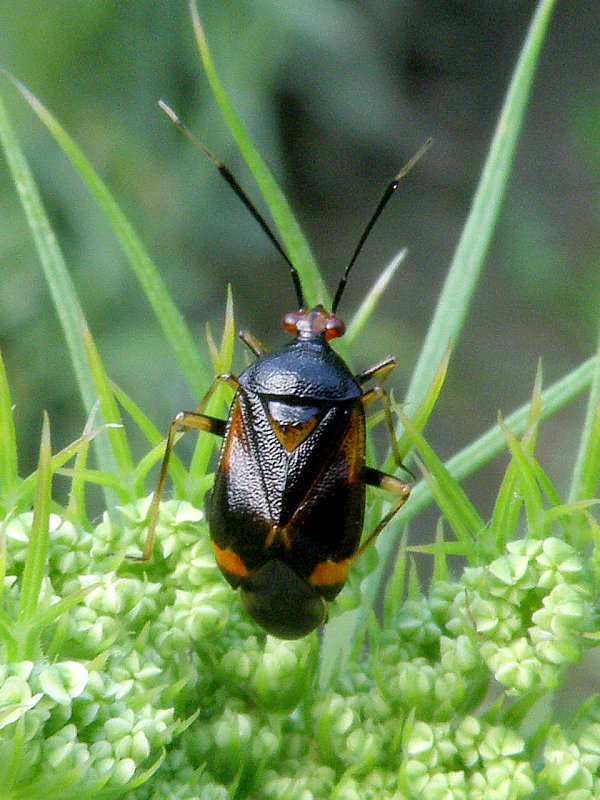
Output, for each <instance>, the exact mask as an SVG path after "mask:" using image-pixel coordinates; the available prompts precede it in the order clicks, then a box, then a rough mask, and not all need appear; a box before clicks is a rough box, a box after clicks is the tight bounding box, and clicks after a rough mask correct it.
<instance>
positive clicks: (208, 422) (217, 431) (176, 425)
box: [142, 372, 239, 561]
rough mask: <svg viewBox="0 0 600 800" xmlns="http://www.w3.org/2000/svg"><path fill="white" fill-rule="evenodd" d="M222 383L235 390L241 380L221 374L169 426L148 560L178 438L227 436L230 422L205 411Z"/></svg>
mask: <svg viewBox="0 0 600 800" xmlns="http://www.w3.org/2000/svg"><path fill="white" fill-rule="evenodd" d="M221 383H226V384H227V385H228V386H231V388H232V389H237V388H238V386H239V383H238V379H237V378H236V377H235V375H232V374H231V373H230V372H224V373H222V374H221V375H217V377H216V378H215V379H214V381H213V382H212V384H211V386H210V388H209V390H208V391H207V392H206V394H205V395H204V397H203V398H202V400H201V401H200V402H199V403H198V405H197V407H196V410H195V411H180V412H179V414H176V416H175V417H174V419H173V422H171V425H170V426H169V433H168V436H167V443H166V445H165V454H164V456H163V460H162V464H161V465H160V473H159V476H158V483H157V484H156V491H155V492H154V497H153V498H152V505H151V506H150V518H149V521H148V533H147V534H146V543H145V545H144V550H143V553H142V560H143V561H148V560H149V559H150V558H151V556H152V551H153V549H154V532H155V529H156V521H157V520H158V511H159V507H160V501H161V498H162V494H163V490H164V488H165V482H166V480H167V471H168V469H169V461H170V459H171V451H172V450H173V445H174V444H175V440H176V436H177V433H178V432H179V431H184V432H185V431H189V430H197V431H205V432H206V433H212V434H214V435H215V436H223V434H224V433H225V425H226V422H225V420H223V419H218V418H216V417H211V416H209V415H208V414H204V413H203V411H204V409H205V408H206V406H207V404H208V401H209V400H210V398H211V397H212V396H213V394H214V393H215V390H216V389H217V387H218V386H219V384H221Z"/></svg>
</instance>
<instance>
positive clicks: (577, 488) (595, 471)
mask: <svg viewBox="0 0 600 800" xmlns="http://www.w3.org/2000/svg"><path fill="white" fill-rule="evenodd" d="M596 352H597V356H596V370H595V372H594V378H593V381H592V386H591V389H590V396H589V399H588V405H587V411H586V415H585V422H584V426H583V433H582V436H581V441H580V443H579V450H578V452H577V460H576V462H575V467H574V469H573V478H572V480H571V486H570V489H569V500H584V499H586V498H588V497H594V495H595V494H596V490H597V488H598V477H599V476H600V337H599V338H598V347H597V350H596Z"/></svg>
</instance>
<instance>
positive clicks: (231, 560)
mask: <svg viewBox="0 0 600 800" xmlns="http://www.w3.org/2000/svg"><path fill="white" fill-rule="evenodd" d="M212 546H213V550H214V553H215V559H216V562H217V564H218V565H219V567H220V568H221V569H222V570H223V572H226V573H229V575H236V576H237V577H238V578H245V577H246V576H247V575H248V568H247V567H246V565H245V564H244V562H243V561H242V559H241V558H240V557H239V556H238V554H237V553H234V552H233V550H225V549H223V548H222V547H219V545H218V544H215V542H212Z"/></svg>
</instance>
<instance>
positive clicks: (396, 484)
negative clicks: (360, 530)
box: [353, 467, 412, 558]
mask: <svg viewBox="0 0 600 800" xmlns="http://www.w3.org/2000/svg"><path fill="white" fill-rule="evenodd" d="M363 476H364V480H365V483H368V484H369V486H376V487H378V488H379V489H385V491H386V492H393V493H394V494H396V495H398V499H397V500H396V502H395V503H394V504H393V505H392V507H391V508H390V510H389V511H388V513H387V514H386V515H385V516H384V517H383V518H382V519H381V520H379V522H378V523H377V525H376V526H375V529H374V530H373V531H371V533H370V534H369V535H368V536H367V538H366V539H365V540H364V542H362V543H361V545H360V547H359V548H358V550H357V551H356V553H355V554H354V556H353V558H358V556H359V555H360V554H361V553H363V552H364V551H365V550H366V548H367V547H368V546H369V545H370V544H371V542H372V541H373V540H374V539H376V538H377V537H378V536H379V534H380V533H381V531H382V530H383V529H384V528H385V526H386V525H387V524H388V522H390V520H391V519H392V518H393V517H394V516H395V515H396V514H397V513H398V511H400V509H401V508H402V506H403V505H404V503H406V501H407V500H408V497H409V495H410V490H411V488H412V486H411V484H410V483H408V482H407V481H403V480H400V478H396V477H395V476H394V475H388V474H387V473H386V472H381V471H380V470H378V469H373V467H365V468H364V472H363Z"/></svg>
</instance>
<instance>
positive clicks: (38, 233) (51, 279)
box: [0, 101, 113, 505]
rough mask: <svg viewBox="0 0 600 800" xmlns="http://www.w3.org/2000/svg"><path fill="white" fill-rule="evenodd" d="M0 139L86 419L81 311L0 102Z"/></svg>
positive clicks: (103, 459) (88, 394) (106, 462)
mask: <svg viewBox="0 0 600 800" xmlns="http://www.w3.org/2000/svg"><path fill="white" fill-rule="evenodd" d="M0 140H1V141H2V145H3V147H4V152H5V154H6V160H7V163H8V166H9V169H10V171H11V174H12V176H13V180H14V182H15V186H16V188H17V192H18V194H19V197H20V200H21V204H22V206H23V210H24V211H25V215H26V217H27V221H28V223H29V227H30V230H31V233H32V235H33V238H34V241H35V245H36V248H37V251H38V254H39V257H40V262H41V265H42V269H43V270H44V274H45V277H46V281H47V283H48V287H49V289H50V294H51V296H52V300H53V302H54V306H55V308H56V312H57V315H58V318H59V321H60V324H61V326H62V329H63V333H64V335H65V339H66V341H67V347H68V349H69V355H70V357H71V361H72V363H73V369H74V372H75V378H76V380H77V383H78V385H79V391H80V393H81V397H82V400H83V405H84V408H85V411H86V414H87V415H88V416H89V414H91V412H92V409H93V408H94V405H95V403H96V393H95V390H94V384H93V381H92V377H91V375H90V371H89V368H88V364H87V359H86V356H85V353H84V350H83V346H82V343H81V337H80V336H79V319H80V317H81V310H80V307H79V303H78V301H77V295H76V293H75V287H74V286H73V282H72V281H71V277H70V275H69V273H68V270H67V267H66V265H65V262H64V259H63V257H62V253H61V252H60V248H59V246H58V242H57V241H56V237H55V235H54V232H53V231H52V228H51V226H50V223H49V221H48V218H47V216H46V212H45V210H44V207H43V205H42V201H41V198H40V194H39V192H38V189H37V185H36V183H35V181H34V179H33V175H32V174H31V170H30V169H29V166H28V164H27V161H26V160H25V156H24V155H23V152H22V150H21V147H20V145H19V142H18V140H17V136H16V134H15V132H14V130H13V127H12V125H11V123H10V120H9V117H8V114H7V112H6V109H5V107H4V104H3V103H2V101H0ZM94 445H95V451H96V455H97V457H98V462H99V464H100V465H101V467H102V468H103V469H111V468H112V466H113V462H112V459H111V454H110V451H109V449H108V445H107V443H106V442H103V441H102V438H100V439H97V440H96V441H95V443H94ZM106 500H107V504H109V505H110V501H111V498H110V496H107V497H106Z"/></svg>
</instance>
